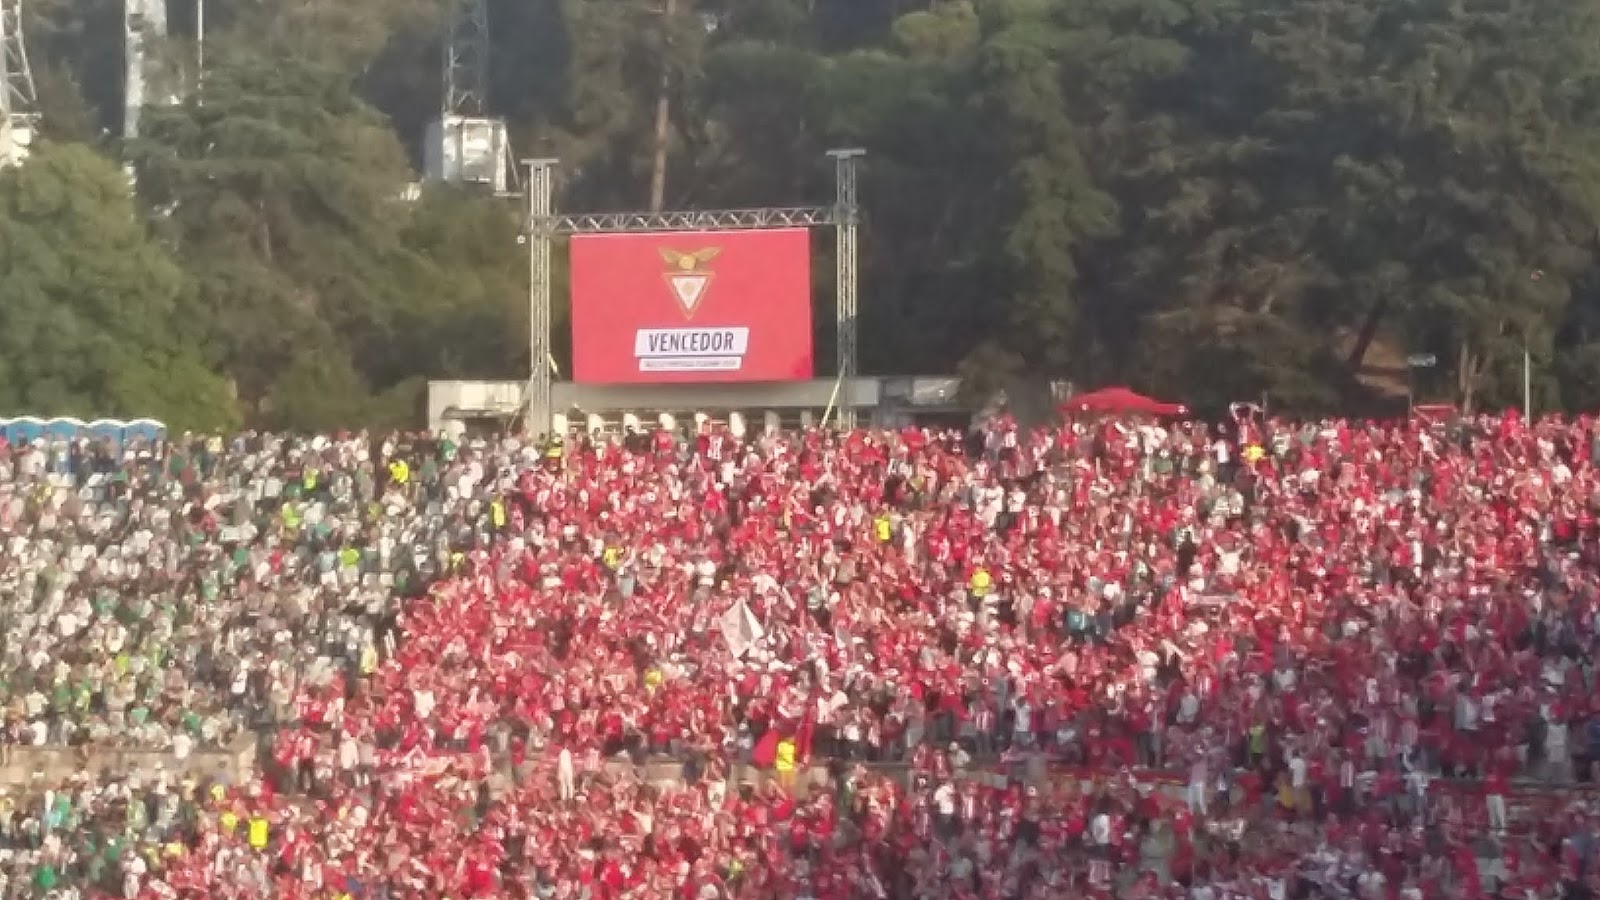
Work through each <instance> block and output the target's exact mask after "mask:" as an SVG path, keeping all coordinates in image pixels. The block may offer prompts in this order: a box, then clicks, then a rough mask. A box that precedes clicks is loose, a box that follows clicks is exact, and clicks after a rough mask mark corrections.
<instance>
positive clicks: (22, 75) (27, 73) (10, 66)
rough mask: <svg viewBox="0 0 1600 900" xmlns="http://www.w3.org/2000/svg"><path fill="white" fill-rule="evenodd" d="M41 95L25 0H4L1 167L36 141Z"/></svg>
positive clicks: (0, 4) (0, 19)
mask: <svg viewBox="0 0 1600 900" xmlns="http://www.w3.org/2000/svg"><path fill="white" fill-rule="evenodd" d="M37 102H38V94H37V93H36V92H35V90H34V86H33V69H32V68H30V67H29V65H28V48H27V45H26V44H25V43H24V42H23V40H22V0H0V168H7V167H10V166H14V165H17V164H19V163H21V162H22V160H23V159H24V158H25V157H26V156H27V153H28V147H29V146H30V145H31V144H32V143H33V126H34V122H35V121H36V119H37V118H38V116H37V113H36V111H35V105H36V104H37Z"/></svg>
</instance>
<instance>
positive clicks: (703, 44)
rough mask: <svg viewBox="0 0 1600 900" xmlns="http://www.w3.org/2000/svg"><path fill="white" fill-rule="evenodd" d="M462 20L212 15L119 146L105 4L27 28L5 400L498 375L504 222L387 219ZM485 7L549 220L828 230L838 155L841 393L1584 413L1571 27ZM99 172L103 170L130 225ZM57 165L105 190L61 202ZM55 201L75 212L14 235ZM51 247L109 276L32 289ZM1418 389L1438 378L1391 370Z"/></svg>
mask: <svg viewBox="0 0 1600 900" xmlns="http://www.w3.org/2000/svg"><path fill="white" fill-rule="evenodd" d="M183 6H184V4H177V5H175V6H174V13H173V18H172V22H173V35H172V38H171V40H170V41H169V42H168V44H167V45H164V46H163V47H162V48H161V49H160V51H159V52H160V53H162V54H163V55H165V56H168V57H170V59H169V62H170V64H171V68H172V69H173V70H174V71H178V72H185V71H187V69H186V68H185V66H187V65H188V64H189V63H188V62H186V61H188V60H192V59H193V55H192V48H190V47H188V46H187V41H188V36H189V35H190V34H191V33H192V20H191V18H189V17H188V13H187V12H186V11H185V10H183V9H179V7H183ZM458 6H459V4H458V3H457V2H456V0H347V2H341V3H336V4H334V3H327V2H323V0H294V2H286V3H276V4H261V3H246V2H242V0H214V2H213V3H212V7H213V9H212V11H211V12H210V14H209V15H208V19H209V22H208V25H209V30H210V37H211V42H212V44H213V47H214V50H213V52H212V53H211V54H210V57H209V58H210V59H212V60H213V64H212V66H211V70H210V71H208V72H207V77H206V79H205V82H204V88H203V90H201V91H199V92H194V91H190V92H189V94H188V95H187V96H186V97H185V98H184V99H183V102H182V103H181V104H179V105H175V106H163V107H155V108H152V109H151V110H150V111H149V112H148V113H147V116H146V123H147V127H146V129H145V132H146V133H145V135H144V136H143V139H142V140H141V141H140V142H139V143H138V144H137V145H136V146H133V147H121V146H120V145H119V143H118V142H117V141H114V140H107V139H106V138H105V135H106V134H108V133H109V134H116V133H118V124H119V123H120V117H121V110H120V100H119V91H120V66H119V64H118V62H117V60H118V58H119V52H120V50H119V48H120V34H119V33H118V29H119V28H120V14H119V10H120V4H119V3H108V2H103V0H88V2H80V3H68V2H65V0H40V2H39V3H36V4H34V5H33V6H32V8H31V9H32V12H31V13H30V23H29V24H30V34H31V36H32V37H33V38H34V41H33V47H34V52H35V65H36V69H37V70H38V72H39V76H40V77H39V81H40V93H41V103H42V106H43V108H44V112H45V115H46V126H45V127H46V133H47V134H49V135H50V136H51V137H52V138H53V139H54V141H55V143H54V144H53V145H51V148H50V149H49V150H47V151H44V152H42V153H41V154H40V155H39V158H38V159H37V160H35V161H34V162H31V163H29V165H28V166H27V167H26V168H25V169H23V170H22V171H20V172H16V173H10V174H7V175H6V176H4V178H5V180H4V181H3V182H0V184H3V185H4V186H5V187H4V189H3V190H4V191H5V192H9V193H3V194H0V196H3V197H4V198H6V202H7V203H8V204H9V205H8V206H7V208H6V209H5V210H0V215H4V216H5V218H4V219H0V228H4V229H5V230H4V231H0V235H3V238H4V240H5V243H4V244H0V255H4V256H5V259H6V260H7V261H8V262H11V264H12V265H13V266H14V267H16V268H15V269H14V271H16V272H21V273H24V274H25V277H21V278H20V279H18V278H15V277H13V278H12V279H9V280H8V283H7V295H8V303H7V304H4V305H0V316H9V317H12V318H15V319H16V320H17V321H19V322H22V323H24V324H23V325H21V326H18V328H17V332H18V333H21V334H26V335H28V336H29V337H28V338H27V339H26V340H12V336H11V334H10V331H11V330H10V329H8V334H7V335H6V336H5V337H4V338H0V339H4V340H8V341H10V342H11V343H10V344H8V346H11V347H13V349H15V350H18V351H26V352H21V353H20V355H17V356H8V357H7V359H6V362H5V363H4V366H5V367H6V368H4V369H3V370H0V372H3V377H0V398H3V399H4V400H5V403H6V404H8V405H9V406H25V405H28V404H35V405H40V406H48V407H52V408H49V409H42V410H41V411H45V412H56V411H57V409H55V408H54V407H62V408H66V409H70V410H73V411H80V410H81V411H82V412H85V413H99V412H106V411H118V412H121V411H126V412H129V413H147V412H149V411H150V410H149V409H144V408H135V407H140V406H148V407H150V408H151V409H160V410H163V411H164V412H165V414H169V415H173V416H185V417H187V419H186V420H197V419H198V418H203V416H202V414H201V413H202V408H201V407H202V405H203V404H202V400H204V402H207V403H208V402H211V401H212V400H215V402H216V403H217V410H218V413H217V415H218V416H219V417H221V418H227V417H228V416H229V415H231V414H232V410H233V408H234V403H235V402H236V403H237V408H238V410H239V412H240V413H241V414H242V415H243V416H244V417H245V418H247V419H249V420H250V421H253V422H262V423H266V424H273V425H282V426H294V427H317V426H325V425H332V424H334V423H346V424H361V423H375V424H383V423H389V422H397V421H401V420H406V419H408V418H410V417H411V416H412V413H413V410H414V408H415V404H416V401H417V398H418V396H419V391H420V386H421V384H422V383H423V381H424V380H425V379H426V378H429V377H478V376H494V375H497V374H500V375H504V374H509V373H512V372H518V371H524V370H525V368H526V366H527V364H528V360H527V350H526V346H525V345H526V339H525V334H526V324H527V314H526V310H525V308H524V290H525V288H524V285H523V278H524V277H525V265H524V263H523V262H522V260H521V259H520V258H519V252H520V251H519V248H518V246H517V243H516V234H515V232H516V228H517V221H516V218H515V213H514V210H513V209H512V208H511V207H510V205H509V204H507V203H506V202H505V201H503V200H497V199H495V198H491V197H485V196H481V195H475V194H473V193H471V192H463V191H454V190H445V189H428V190H424V191H422V192H420V195H419V194H418V192H416V191H415V190H412V189H411V188H410V185H411V182H412V181H413V180H414V178H415V177H416V176H415V175H414V173H413V170H414V168H415V166H416V163H417V161H418V160H419V158H420V155H421V154H420V141H421V138H422V133H423V130H424V129H425V127H426V123H427V122H428V121H429V120H430V119H431V118H432V117H434V116H435V115H436V114H437V110H438V105H439V97H440V88H439V84H438V72H437V68H438V59H439V48H440V45H439V41H440V38H441V36H442V34H443V31H444V23H445V22H446V21H447V20H448V18H449V16H451V15H452V14H453V10H455V9H456V8H457V7H458ZM490 13H491V17H492V19H493V21H494V28H493V29H492V30H493V40H494V46H493V54H492V58H493V60H494V64H493V78H492V84H491V85H490V91H489V103H490V107H491V109H492V110H493V111H494V112H496V113H497V114H500V115H504V116H506V117H507V118H508V120H509V123H510V126H511V133H512V136H513V140H514V142H515V144H516V146H517V149H518V152H519V154H521V155H528V154H530V153H532V154H539V155H546V154H551V155H557V156H560V157H561V158H562V160H563V172H564V177H563V181H562V184H561V196H560V203H561V205H562V206H563V207H564V208H569V209H570V208H585V209H632V208H643V207H646V206H649V205H651V204H654V203H658V202H659V203H663V204H665V205H668V206H674V207H677V206H687V207H695V206H698V207H717V206H744V205H754V204H786V203H795V202H820V201H824V200H825V199H826V198H827V196H828V194H829V191H830V184H829V178H828V170H827V167H826V165H825V164H824V162H823V160H822V153H823V151H824V150H825V149H827V148H828V147H831V146H845V145H849V146H862V147H865V148H867V149H868V150H869V151H870V154H871V155H870V157H869V161H868V165H867V168H866V170H865V173H864V180H863V184H862V191H863V199H864V203H865V207H866V211H867V219H866V223H865V228H864V233H863V264H864V268H863V272H862V279H863V282H862V286H863V308H862V312H863V321H862V326H863V360H864V363H865V366H866V368H867V369H868V370H870V371H879V372H890V371H900V372H905V371H917V372H946V371H959V372H961V373H962V374H963V375H967V376H970V377H972V379H973V381H974V383H979V384H998V383H1004V382H1006V381H1007V380H1009V379H1012V378H1015V377H1018V376H1022V375H1027V376H1032V377H1043V378H1051V379H1061V378H1065V379H1073V380H1078V381H1084V382H1104V381H1109V380H1128V381H1131V382H1133V383H1135V384H1138V385H1141V386H1144V387H1147V388H1151V389H1154V390H1160V391H1164V392H1169V393H1173V394H1175V395H1181V396H1182V397H1183V398H1185V399H1187V400H1190V401H1191V402H1193V403H1196V404H1198V405H1200V406H1202V407H1206V406H1209V407H1218V406H1220V405H1222V404H1224V403H1226V402H1227V401H1229V400H1233V399H1239V398H1241V397H1249V398H1255V397H1257V396H1259V395H1262V394H1266V395H1268V397H1269V398H1270V400H1271V402H1272V403H1273V404H1274V405H1275V406H1279V407H1280V408H1281V407H1290V408H1298V409H1304V410H1307V411H1312V410H1320V409H1347V410H1379V409H1384V408H1388V409H1391V410H1392V409H1395V408H1397V407H1398V405H1399V404H1400V403H1403V397H1404V395H1405V393H1406V389H1407V387H1408V386H1410V385H1413V384H1414V385H1415V386H1416V387H1417V389H1418V390H1419V391H1420V392H1421V394H1423V395H1425V396H1430V397H1433V396H1437V397H1440V398H1446V399H1450V400H1452V401H1455V402H1460V403H1463V404H1467V405H1480V404H1490V405H1494V404H1507V403H1514V402H1515V400H1516V399H1517V397H1518V396H1519V393H1520V389H1521V375H1520V365H1521V359H1522V354H1523V351H1524V349H1526V350H1527V351H1528V352H1529V354H1530V355H1531V356H1532V358H1533V359H1534V361H1535V368H1536V370H1537V371H1536V382H1537V383H1536V385H1535V388H1536V393H1537V396H1538V398H1539V402H1540V403H1541V405H1545V406H1554V405H1568V406H1592V405H1595V404H1597V403H1600V376H1597V375H1595V371H1596V370H1595V364H1596V362H1597V361H1600V270H1597V266H1600V260H1597V258H1596V253H1595V250H1596V237H1597V235H1600V49H1597V48H1600V9H1596V8H1592V7H1591V6H1586V5H1583V4H1562V3H1540V2H1535V0H1404V2H1395V0H1295V2H1289V3H1285V2H1283V0H1073V2H1068V0H983V2H978V0H738V2H733V0H670V2H669V0H526V2H511V0H493V2H491V4H490ZM186 83H192V79H190V80H189V81H188V82H186ZM97 154H106V155H112V154H124V155H126V156H127V158H129V159H130V160H132V161H133V162H134V163H135V165H136V169H137V171H138V173H139V182H138V194H139V205H138V206H137V207H136V206H135V205H133V204H132V203H131V202H130V198H129V197H128V195H127V193H126V192H125V191H121V190H114V189H112V188H113V186H114V183H118V180H117V179H116V178H115V177H112V176H113V174H114V172H115V168H114V166H111V165H108V164H107V163H106V162H105V160H104V159H103V158H101V157H98V156H97ZM80 170H84V171H94V172H97V173H98V174H95V175H94V177H90V178H88V179H87V180H86V181H85V183H83V184H77V183H76V182H74V181H73V178H74V177H75V176H74V175H73V174H72V173H75V172H78V171H80ZM97 179H98V180H97ZM19 192H20V193H19ZM53 195H59V196H62V197H68V198H70V199H71V201H72V202H71V203H67V202H66V200H62V201H61V202H62V203H65V204H66V206H67V208H71V209H74V210H75V211H76V213H75V215H77V216H78V218H71V217H68V218H67V219H64V220H62V219H58V218H55V217H51V216H42V215H38V214H33V213H28V212H27V210H30V209H35V210H36V209H37V207H34V206H29V205H27V204H26V203H24V204H22V205H21V206H18V205H17V204H18V202H19V201H18V198H23V197H31V196H53ZM30 202H31V201H30ZM139 212H142V213H143V215H144V217H145V218H144V219H143V220H142V221H141V220H140V219H139V218H138V215H137V214H138V213H139ZM102 220H104V221H105V222H106V223H118V227H116V228H110V227H107V228H105V229H102V228H100V227H99V226H98V225H96V224H95V223H98V222H101V221H102ZM73 229H81V230H83V231H84V232H85V238H84V241H83V244H82V246H84V247H90V248H97V249H96V250H95V251H94V252H95V253H97V254H99V253H110V252H118V253H120V256H121V259H120V260H119V261H118V262H116V263H115V264H114V265H113V263H111V262H106V261H101V262H98V263H97V264H96V265H97V266H99V268H95V267H93V266H81V265H79V264H77V263H76V262H73V261H72V260H67V261H62V257H63V256H64V255H65V254H67V253H68V251H67V250H66V249H65V246H66V244H65V241H66V240H67V237H66V236H65V235H63V233H62V232H63V230H67V231H72V230H73ZM89 232H93V234H92V235H91V234H89ZM72 233H73V234H76V233H77V232H76V231H73V232H72ZM151 234H155V235H157V236H158V237H159V238H160V241H159V242H152V241H151V239H150V235H151ZM91 238H92V239H91ZM73 240H76V238H73ZM117 242H120V243H117ZM824 243H825V242H819V248H820V247H822V246H824ZM73 246H74V250H73V251H72V252H74V253H77V252H82V253H84V254H86V255H87V254H88V253H89V252H90V251H88V250H82V251H80V250H78V249H77V246H78V245H76V244H74V245H73ZM114 247H125V248H126V249H124V250H121V251H113V249H112V248H114ZM817 262H818V266H819V269H823V268H825V267H826V266H828V265H829V264H830V257H829V254H828V251H826V250H821V249H819V257H818V260H817ZM558 277H559V273H558ZM95 279H98V280H95ZM12 281H16V284H15V285H13V284H12ZM818 281H819V285H823V287H821V288H820V289H819V290H820V292H821V294H822V296H820V297H819V301H818V302H819V308H822V309H825V308H826V305H827V303H828V301H829V298H828V297H827V296H826V295H827V292H828V290H830V289H831V284H830V280H829V279H826V278H822V279H819V280H818ZM124 282H126V283H127V285H128V286H127V287H126V288H124V287H120V285H122V284H123V283H124ZM111 285H118V287H117V288H116V290H118V291H119V292H121V293H126V295H127V298H128V299H126V300H124V301H122V302H119V304H118V309H119V310H120V312H119V314H120V315H123V316H125V317H134V318H137V319H138V322H137V323H133V322H131V321H130V322H129V323H128V327H127V328H126V329H125V330H123V332H122V333H123V334H124V335H125V340H124V345H125V348H126V352H125V354H124V355H123V356H120V357H118V356H108V357H101V361H102V364H97V365H100V368H95V367H94V366H88V367H81V368H77V369H73V368H70V367H66V366H64V365H62V364H61V363H60V362H59V360H58V359H57V354H58V353H60V352H71V351H72V350H73V348H78V350H79V351H83V348H87V347H91V346H98V345H97V344H96V341H97V340H98V339H99V338H97V337H96V335H99V334H101V333H102V331H103V330H104V329H103V326H102V325H101V324H100V323H101V320H100V319H97V318H96V317H95V316H96V315H98V314H94V315H91V314H90V313H91V312H92V311H93V310H95V309H97V307H95V306H94V304H96V303H104V302H105V301H104V300H102V299H99V298H98V296H97V295H98V293H99V292H101V291H104V290H107V289H109V286H111ZM559 293H560V292H559V290H558V294H559ZM11 296H16V297H18V298H25V299H19V300H18V302H16V303H11V302H9V298H10V297H11ZM47 310H49V311H52V312H51V313H50V314H48V315H47V314H46V311H47ZM75 317H76V318H75ZM558 319H562V320H564V317H563V316H560V315H558ZM80 320H81V321H80ZM119 321H120V320H119ZM48 323H54V327H57V328H58V329H59V332H60V333H59V334H54V333H52V334H48V335H45V334H42V330H44V329H46V328H47V324H48ZM74 323H77V324H74ZM84 323H87V324H84ZM120 327H121V326H120V325H119V328H120ZM96 329H101V330H99V331H97V330H96ZM559 329H560V325H559V324H558V331H559ZM826 331H827V329H819V334H821V337H822V339H823V341H824V346H823V347H822V348H821V350H820V353H819V358H820V359H822V360H824V361H826V360H828V359H829V358H830V357H831V353H830V350H829V347H828V346H827V342H828V341H829V340H830V339H829V337H828V335H827V334H826V333H825V332H826ZM175 340H176V341H177V343H176V344H174V341H175ZM557 343H558V361H560V362H564V361H565V352H564V346H565V341H564V336H560V335H558V342H557ZM174 346H177V347H179V348H180V349H181V348H191V349H189V350H187V351H185V352H186V353H187V354H188V355H184V353H179V354H178V355H177V356H173V357H169V356H168V355H167V353H168V351H169V350H170V349H171V348H172V347H174ZM47 351H48V352H47ZM84 352H86V351H84ZM1409 354H1426V355H1433V356H1436V357H1437V358H1438V360H1439V365H1438V366H1437V368H1434V369H1429V370H1425V371H1417V372H1409V371H1407V368H1406V364H1405V358H1406V356H1407V355H1409ZM155 360H161V361H162V362H161V365H162V366H166V367H168V368H160V367H157V368H156V369H153V370H152V369H149V368H145V366H149V365H154V364H155V363H154V362H153V361H155ZM173 360H181V361H180V362H174V361H173ZM185 366H190V367H192V369H193V377H194V378H195V379H196V381H195V384H196V385H197V387H196V388H195V389H192V390H187V391H184V392H182V398H183V402H182V403H178V401H177V398H176V397H170V398H169V397H168V396H167V393H168V391H167V388H166V385H167V384H168V383H169V382H170V380H171V379H175V378H188V377H189V375H188V374H186V373H188V372H190V369H185V368H184V367H185ZM174 367H175V368H174ZM207 371H212V372H216V373H220V374H221V375H222V380H221V381H218V379H216V378H213V377H211V376H209V375H208V374H206V372H207ZM157 376H160V377H157ZM208 398H209V399H208ZM235 398H236V400H235ZM174 404H177V405H174ZM100 406H104V407H105V409H100V408H98V407H100ZM91 407H96V408H93V409H91Z"/></svg>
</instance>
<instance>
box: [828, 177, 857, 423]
mask: <svg viewBox="0 0 1600 900" xmlns="http://www.w3.org/2000/svg"><path fill="white" fill-rule="evenodd" d="M865 155H866V151H865V150H857V149H848V150H829V151H828V156H830V157H832V158H833V163H834V204H833V235H834V251H835V252H834V301H835V305H834V329H835V340H836V342H837V344H838V355H839V405H838V409H839V427H841V428H843V429H846V430H848V429H851V428H854V427H856V404H855V397H854V396H853V393H854V392H853V390H852V389H853V387H854V386H855V378H856V371H857V364H858V360H857V357H856V337H857V334H858V330H857V325H856V310H857V302H856V301H857V297H856V224H857V221H858V219H859V218H860V206H859V204H858V200H857V196H856V161H857V160H859V159H860V158H861V157H863V156H865Z"/></svg>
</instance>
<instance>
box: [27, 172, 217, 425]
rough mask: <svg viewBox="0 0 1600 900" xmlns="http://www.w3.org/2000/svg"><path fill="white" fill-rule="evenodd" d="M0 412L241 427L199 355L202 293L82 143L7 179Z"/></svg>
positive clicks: (121, 183) (121, 184) (120, 180)
mask: <svg viewBox="0 0 1600 900" xmlns="http://www.w3.org/2000/svg"><path fill="white" fill-rule="evenodd" d="M0 272H5V273H6V274H5V283H4V287H3V289H0V290H3V292H4V302H0V411H3V412H5V413H7V414H25V413H34V414H45V415H77V416H80V417H83V418H92V417H97V416H155V417H160V418H162V419H164V420H165V421H167V422H168V423H170V424H172V425H174V426H175V427H186V426H204V427H220V426H225V425H231V424H235V422H236V419H235V411H234V409H233V403H232V401H231V398H230V397H229V395H228V391H227V388H226V385H225V384H224V383H223V382H222V381H221V380H220V379H218V378H217V377H216V376H215V375H214V374H213V373H211V372H210V371H208V370H207V368H206V366H205V365H204V363H203V361H202V360H201V359H200V358H199V357H198V355H197V354H196V353H195V352H194V349H193V348H194V341H193V338H194V332H193V330H192V328H191V327H190V326H191V321H192V313H193V300H194V297H193V284H192V282H191V281H190V280H189V278H188V276H187V275H186V274H185V272H184V271H183V269H182V268H181V267H179V266H178V265H177V263H176V262H175V261H174V260H173V258H172V256H171V255H170V254H169V253H168V252H167V251H166V250H165V249H163V248H162V247H161V246H160V245H159V244H157V243H156V242H154V241H153V240H152V239H151V236H150V231H149V228H148V227H147V225H146V224H145V223H144V221H143V220H142V219H141V217H140V216H139V214H138V212H137V210H136V209H135V207H134V203H133V198H132V195H131V193H130V191H129V189H128V184H127V180H126V178H124V177H123V175H122V173H121V172H119V171H118V170H117V168H116V167H115V166H114V165H112V164H110V163H108V162H107V161H106V160H105V159H103V158H102V157H100V156H98V155H96V154H95V153H94V152H93V151H91V150H89V149H88V148H86V147H83V146H81V145H73V144H57V145H45V146H43V147H41V148H39V149H38V150H37V151H36V152H35V154H34V157H33V159H32V160H31V161H30V162H29V163H28V164H27V165H26V166H24V167H22V168H19V169H14V170H11V171H8V172H5V173H0Z"/></svg>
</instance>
